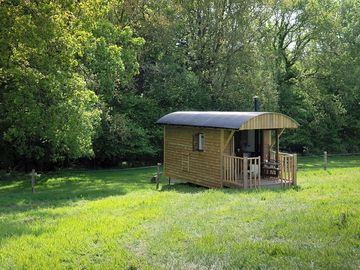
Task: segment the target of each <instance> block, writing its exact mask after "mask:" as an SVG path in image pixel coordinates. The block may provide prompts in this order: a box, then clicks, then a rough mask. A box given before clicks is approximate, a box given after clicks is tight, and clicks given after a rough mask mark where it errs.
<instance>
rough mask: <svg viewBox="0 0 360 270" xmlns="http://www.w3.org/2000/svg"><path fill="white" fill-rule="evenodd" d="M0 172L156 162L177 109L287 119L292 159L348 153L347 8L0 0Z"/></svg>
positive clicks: (351, 111) (357, 76)
mask: <svg viewBox="0 0 360 270" xmlns="http://www.w3.org/2000/svg"><path fill="white" fill-rule="evenodd" d="M0 25H1V27H0V115H1V119H0V149H1V151H0V167H2V168H12V169H29V166H36V167H37V168H39V169H42V170H43V169H51V168H54V167H61V166H62V167H64V166H69V165H71V164H80V165H81V166H95V167H99V166H103V167H108V166H118V165H119V164H122V162H123V161H127V162H128V164H129V165H131V166H133V165H144V164H150V163H154V162H156V161H160V160H161V159H160V158H161V147H162V128H161V127H159V126H156V125H155V124H154V122H155V121H156V120H157V119H158V118H159V117H161V116H162V115H164V114H166V113H169V112H172V111H177V110H221V111H233V110H234V111H251V110H253V100H252V97H253V96H254V95H258V96H259V97H260V99H261V110H262V111H277V112H282V113H285V114H287V115H289V116H291V117H293V118H294V119H295V120H296V121H298V122H299V123H300V125H301V127H300V128H299V129H298V130H297V131H295V132H294V131H292V132H291V131H287V132H286V133H285V134H284V135H283V136H282V140H281V144H282V146H283V147H284V148H285V149H286V150H288V151H292V152H298V153H305V154H306V153H317V152H320V151H323V150H327V151H328V152H333V153H348V152H358V151H360V140H359V134H360V3H359V1H354V0H345V1H335V0H325V1H314V0H313V1H311V0H309V1H302V0H301V1H285V0H284V1H272V0H269V1H267V0H264V1H250V0H216V1H214V0H191V1H190V0H123V1H115V0H107V1H105V0H78V1H70V0H63V1H54V0H47V1H45V0H38V1H30V0H0Z"/></svg>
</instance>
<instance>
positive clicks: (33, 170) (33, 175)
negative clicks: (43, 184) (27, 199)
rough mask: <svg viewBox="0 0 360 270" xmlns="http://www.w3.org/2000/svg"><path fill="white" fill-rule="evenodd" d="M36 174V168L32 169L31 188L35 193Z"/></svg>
mask: <svg viewBox="0 0 360 270" xmlns="http://www.w3.org/2000/svg"><path fill="white" fill-rule="evenodd" d="M35 176H36V172H35V169H32V171H31V190H32V193H35Z"/></svg>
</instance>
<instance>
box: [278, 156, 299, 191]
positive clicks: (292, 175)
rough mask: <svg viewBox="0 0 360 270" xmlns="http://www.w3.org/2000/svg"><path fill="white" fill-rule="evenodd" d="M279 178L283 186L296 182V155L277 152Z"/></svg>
mask: <svg viewBox="0 0 360 270" xmlns="http://www.w3.org/2000/svg"><path fill="white" fill-rule="evenodd" d="M279 164H280V171H279V179H280V181H281V183H282V185H284V186H289V185H291V184H292V185H296V184H297V179H296V177H297V172H296V170H297V155H296V154H295V155H292V154H287V153H279Z"/></svg>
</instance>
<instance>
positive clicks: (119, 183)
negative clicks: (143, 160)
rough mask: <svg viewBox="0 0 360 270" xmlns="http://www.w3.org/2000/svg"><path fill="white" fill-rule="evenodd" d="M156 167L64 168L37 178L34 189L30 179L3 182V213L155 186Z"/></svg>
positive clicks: (0, 185) (0, 196) (0, 192)
mask: <svg viewBox="0 0 360 270" xmlns="http://www.w3.org/2000/svg"><path fill="white" fill-rule="evenodd" d="M155 170H156V168H141V169H129V170H98V171H95V170H94V171H83V172H81V171H79V172H77V171H63V172H57V173H52V174H49V175H46V176H43V177H42V178H40V179H37V183H36V193H35V194H32V193H31V184H30V179H27V180H22V181H15V182H14V181H11V182H1V183H0V210H1V213H2V214H6V213H16V212H23V211H28V210H31V209H34V208H36V209H38V208H55V207H61V206H66V205H69V204H72V203H74V202H76V201H79V200H97V199H101V198H105V197H109V196H119V195H125V194H127V193H129V192H133V191H137V190H143V189H151V188H153V184H151V183H150V178H151V176H152V175H153V174H154V171H155Z"/></svg>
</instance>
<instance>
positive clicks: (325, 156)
mask: <svg viewBox="0 0 360 270" xmlns="http://www.w3.org/2000/svg"><path fill="white" fill-rule="evenodd" d="M327 165H328V158H327V152H326V151H324V170H326V169H327Z"/></svg>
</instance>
